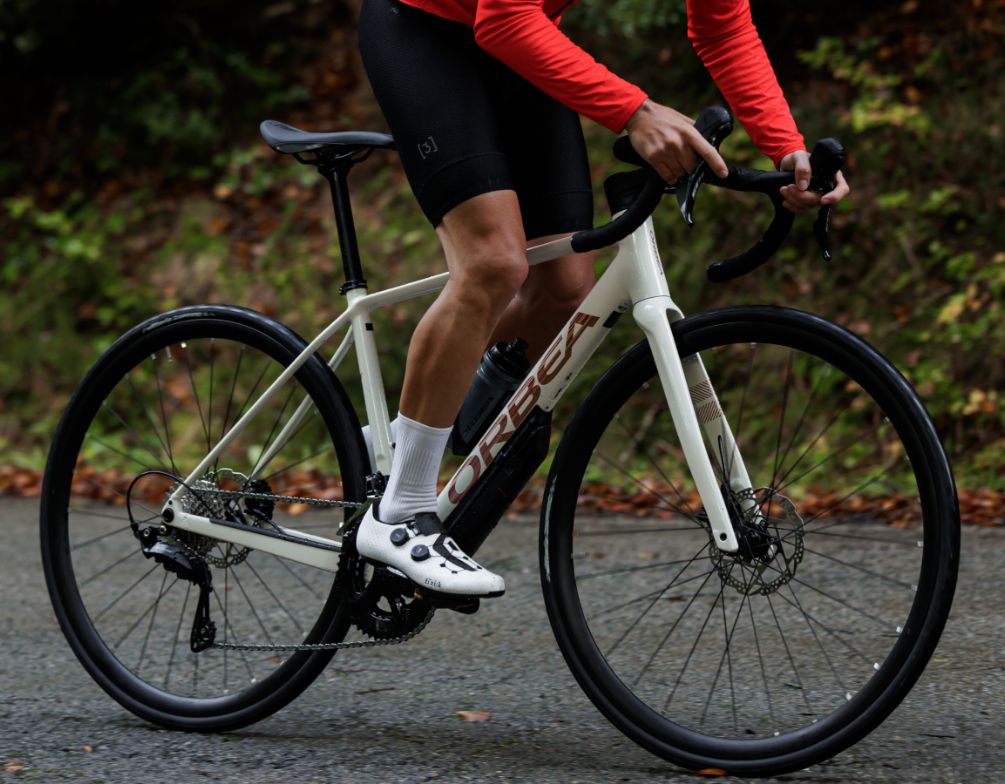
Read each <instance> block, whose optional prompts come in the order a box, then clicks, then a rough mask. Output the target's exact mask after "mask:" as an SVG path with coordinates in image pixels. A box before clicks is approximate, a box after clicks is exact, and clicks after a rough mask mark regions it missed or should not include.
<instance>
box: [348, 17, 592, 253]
mask: <svg viewBox="0 0 1005 784" xmlns="http://www.w3.org/2000/svg"><path fill="white" fill-rule="evenodd" d="M359 49H360V54H361V55H362V58H363V65H364V67H365V68H366V72H367V75H368V76H369V78H370V84H371V86H372V88H373V92H374V95H376V97H377V102H378V103H379V104H380V108H381V111H383V113H384V117H385V119H386V120H387V124H388V126H389V127H390V130H391V134H392V135H393V136H394V138H395V141H396V142H397V146H398V152H399V154H400V156H401V162H402V165H403V166H404V168H405V173H406V175H407V176H408V181H409V184H410V185H411V186H412V190H413V191H414V193H415V196H416V198H417V199H418V201H419V204H420V205H421V207H422V210H423V212H424V213H425V214H426V217H427V218H428V219H429V221H430V223H432V224H433V226H438V225H439V224H440V222H441V221H442V220H443V216H444V215H446V214H447V213H448V212H449V211H450V210H451V209H453V208H454V207H456V206H457V205H458V204H460V203H461V202H464V201H466V200H468V199H470V198H472V197H474V196H478V195H480V194H482V193H489V192H490V191H500V190H513V191H516V193H517V197H518V199H519V201H520V211H521V213H522V215H523V225H524V231H525V232H526V236H527V239H528V240H532V239H536V238H539V237H543V236H545V235H549V234H565V233H571V232H575V231H580V230H582V229H588V228H591V227H592V226H593V190H592V187H591V185H590V169H589V162H588V160H587V156H586V144H585V142H584V140H583V130H582V127H581V125H580V121H579V115H577V114H576V113H575V112H574V111H572V110H571V109H569V108H567V107H565V106H563V105H562V104H560V103H559V102H558V101H556V100H554V99H553V98H550V97H548V96H547V95H545V94H544V93H543V92H541V91H540V90H539V89H538V88H536V87H534V86H533V85H532V84H530V83H529V82H528V81H526V80H525V79H523V78H522V77H521V76H519V75H517V74H516V73H514V72H513V71H512V70H510V69H509V68H508V67H507V66H506V65H504V64H503V63H501V62H499V61H498V60H496V59H495V58H494V57H492V56H491V55H490V54H488V53H487V52H485V51H484V50H483V49H481V47H479V46H478V44H477V43H475V39H474V33H473V32H472V31H471V29H470V28H469V27H467V26H466V25H463V24H460V23H458V22H452V21H449V20H446V19H442V18H440V17H438V16H435V15H433V14H430V13H427V12H425V11H422V10H420V9H418V8H414V7H412V6H409V5H405V4H404V3H400V2H398V1H397V0H364V2H363V7H362V10H361V11H360V19H359Z"/></svg>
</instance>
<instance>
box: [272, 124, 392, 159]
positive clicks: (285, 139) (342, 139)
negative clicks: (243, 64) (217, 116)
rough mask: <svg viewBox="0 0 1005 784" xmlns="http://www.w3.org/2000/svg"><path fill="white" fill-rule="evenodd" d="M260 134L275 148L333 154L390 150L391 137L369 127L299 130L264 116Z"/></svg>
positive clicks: (292, 152) (292, 151)
mask: <svg viewBox="0 0 1005 784" xmlns="http://www.w3.org/2000/svg"><path fill="white" fill-rule="evenodd" d="M258 129H259V131H261V134H262V138H263V139H265V141H266V143H267V144H268V145H269V146H270V147H271V148H272V149H273V150H275V151H276V152H285V153H290V154H293V155H296V154H298V153H303V152H311V151H313V150H329V151H331V152H334V153H336V154H337V155H351V154H352V153H354V152H356V151H358V150H373V149H378V150H393V149H394V148H395V145H394V137H393V136H389V135H388V134H386V133H374V132H372V131H337V132H332V133H314V132H312V131H301V130H300V129H299V128H294V127H293V126H292V125H287V124H286V123H281V122H276V121H275V120H265V121H264V122H263V123H262V124H261V125H260V126H258Z"/></svg>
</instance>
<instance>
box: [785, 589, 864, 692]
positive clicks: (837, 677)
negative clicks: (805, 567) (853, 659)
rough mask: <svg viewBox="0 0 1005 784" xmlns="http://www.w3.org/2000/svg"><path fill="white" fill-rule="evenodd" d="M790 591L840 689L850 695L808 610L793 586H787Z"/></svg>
mask: <svg viewBox="0 0 1005 784" xmlns="http://www.w3.org/2000/svg"><path fill="white" fill-rule="evenodd" d="M786 588H788V589H789V593H791V594H792V600H793V602H795V605H796V608H797V609H798V610H799V612H800V614H801V615H802V616H803V620H804V621H806V628H807V629H809V631H810V634H811V635H812V637H813V639H814V640H815V641H816V644H817V647H818V648H820V653H822V654H823V655H824V659H826V660H827V666H828V667H829V668H830V671H831V674H832V675H833V676H834V681H835V682H836V683H837V685H838V688H839V689H841V691H842V692H843V693H845V694H849V693H850V692H849V691H848V688H847V687H846V686H845V685H844V682H843V681H842V680H841V676H840V675H838V671H837V668H836V667H835V666H834V660H833V659H831V657H830V654H828V653H827V649H826V648H824V644H823V641H822V640H821V639H820V635H819V634H817V630H816V629H814V628H813V624H812V623H811V622H810V618H809V616H808V615H807V614H806V610H804V609H803V603H802V602H801V601H799V597H798V596H797V595H796V592H795V591H794V590H793V589H792V584H791V583H790V584H788V585H786Z"/></svg>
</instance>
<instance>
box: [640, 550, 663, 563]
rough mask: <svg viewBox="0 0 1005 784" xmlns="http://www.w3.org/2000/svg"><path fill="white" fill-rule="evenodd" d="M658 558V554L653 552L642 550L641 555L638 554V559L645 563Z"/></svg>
mask: <svg viewBox="0 0 1005 784" xmlns="http://www.w3.org/2000/svg"><path fill="white" fill-rule="evenodd" d="M659 557H660V554H659V553H657V552H656V551H654V550H643V551H642V552H641V553H639V558H642V559H643V560H646V561H654V560H656V559H657V558H659Z"/></svg>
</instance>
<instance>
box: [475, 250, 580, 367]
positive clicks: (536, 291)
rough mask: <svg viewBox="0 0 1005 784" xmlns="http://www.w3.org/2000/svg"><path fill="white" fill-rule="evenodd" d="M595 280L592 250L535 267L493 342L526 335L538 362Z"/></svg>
mask: <svg viewBox="0 0 1005 784" xmlns="http://www.w3.org/2000/svg"><path fill="white" fill-rule="evenodd" d="M564 236H565V235H564V234H556V235H552V236H548V237H538V238H536V239H534V240H531V241H529V242H528V243H527V244H528V245H538V244H540V243H543V242H548V241H549V240H553V239H558V238H559V237H564ZM595 282H596V275H594V272H593V254H592V253H576V254H572V255H569V256H563V257H561V258H558V259H555V260H554V261H549V262H546V263H544V264H539V265H537V266H534V267H531V268H530V271H529V273H528V275H527V280H526V281H525V282H524V284H523V286H521V288H520V291H519V292H518V293H517V295H516V296H515V297H514V298H513V300H512V301H511V302H510V303H509V306H508V307H507V308H506V311H505V313H503V315H502V318H500V319H499V323H498V324H497V325H496V328H495V330H494V331H493V332H492V337H491V339H490V341H489V344H492V343H496V342H498V341H500V340H504V341H511V340H513V339H515V338H518V337H519V338H523V339H524V340H526V341H527V343H528V346H529V347H528V349H527V357H528V359H530V361H531V362H532V363H533V362H535V361H536V360H537V358H538V357H540V356H541V354H543V353H544V350H545V349H546V348H547V347H548V344H549V343H550V342H551V340H552V338H554V337H555V334H556V333H557V332H558V330H559V329H561V327H562V325H563V324H564V323H565V322H566V321H568V319H569V317H570V316H571V315H572V314H573V313H575V312H576V308H577V307H579V304H580V303H581V302H582V301H583V299H584V298H585V297H586V295H587V294H589V293H590V289H592V288H593V284H594V283H595Z"/></svg>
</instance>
